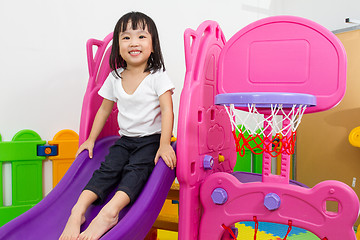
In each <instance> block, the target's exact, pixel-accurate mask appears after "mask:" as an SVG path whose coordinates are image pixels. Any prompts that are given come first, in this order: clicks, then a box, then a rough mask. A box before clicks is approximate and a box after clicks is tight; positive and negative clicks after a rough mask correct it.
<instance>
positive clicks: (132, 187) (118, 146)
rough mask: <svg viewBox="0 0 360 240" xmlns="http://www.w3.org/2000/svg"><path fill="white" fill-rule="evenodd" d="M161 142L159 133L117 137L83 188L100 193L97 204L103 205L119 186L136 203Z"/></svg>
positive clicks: (153, 165)
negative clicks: (112, 191)
mask: <svg viewBox="0 0 360 240" xmlns="http://www.w3.org/2000/svg"><path fill="white" fill-rule="evenodd" d="M159 145H160V134H154V135H150V136H145V137H126V136H122V137H121V138H120V139H119V140H117V141H116V142H115V144H114V145H113V146H111V147H110V150H109V154H108V155H107V156H106V157H105V161H104V162H102V163H101V166H100V168H99V169H98V170H96V171H95V172H94V174H93V176H92V178H91V179H90V181H89V182H88V184H87V185H86V186H85V188H84V190H90V191H92V192H94V193H95V194H96V195H97V196H98V199H97V200H96V201H95V203H94V204H102V203H103V202H104V200H105V198H106V196H107V195H108V194H109V193H110V192H111V190H113V189H114V188H115V187H116V186H118V188H117V190H118V191H123V192H125V193H126V194H127V195H128V196H129V198H130V200H131V203H133V202H134V201H135V200H136V198H137V196H138V195H139V194H140V192H141V190H142V188H143V187H144V185H145V183H146V181H147V180H148V178H149V176H150V174H151V172H152V171H153V169H154V167H155V163H154V159H155V156H156V153H157V150H158V149H159Z"/></svg>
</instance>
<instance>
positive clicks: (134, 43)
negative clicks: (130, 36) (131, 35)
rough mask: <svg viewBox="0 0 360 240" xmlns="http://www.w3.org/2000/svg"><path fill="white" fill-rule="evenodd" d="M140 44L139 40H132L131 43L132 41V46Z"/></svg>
mask: <svg viewBox="0 0 360 240" xmlns="http://www.w3.org/2000/svg"><path fill="white" fill-rule="evenodd" d="M138 45H139V42H138V41H137V40H132V41H131V43H130V46H132V47H133V46H138Z"/></svg>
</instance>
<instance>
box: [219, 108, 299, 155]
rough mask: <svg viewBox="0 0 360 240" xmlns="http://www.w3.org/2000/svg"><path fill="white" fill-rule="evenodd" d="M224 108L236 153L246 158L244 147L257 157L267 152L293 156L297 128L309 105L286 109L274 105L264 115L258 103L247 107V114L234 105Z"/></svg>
mask: <svg viewBox="0 0 360 240" xmlns="http://www.w3.org/2000/svg"><path fill="white" fill-rule="evenodd" d="M225 109H226V112H227V114H228V115H229V119H230V123H231V126H232V132H233V135H234V139H235V144H236V151H237V152H238V153H239V154H240V155H241V156H244V154H245V148H248V149H250V150H251V151H252V152H253V153H254V154H261V153H263V152H267V153H269V154H271V156H273V157H276V156H278V155H279V154H281V153H286V154H289V155H290V154H293V153H294V147H295V141H296V129H297V128H298V126H299V124H300V122H301V118H302V116H303V114H304V112H305V110H306V105H297V104H294V105H293V106H292V108H286V109H285V110H284V109H283V105H282V104H271V106H270V108H268V109H267V110H268V112H267V114H264V116H263V115H262V114H261V113H260V112H259V111H258V109H257V108H256V104H248V112H244V111H239V110H237V109H236V108H235V106H234V104H230V106H229V107H227V106H225ZM239 126H241V127H239Z"/></svg>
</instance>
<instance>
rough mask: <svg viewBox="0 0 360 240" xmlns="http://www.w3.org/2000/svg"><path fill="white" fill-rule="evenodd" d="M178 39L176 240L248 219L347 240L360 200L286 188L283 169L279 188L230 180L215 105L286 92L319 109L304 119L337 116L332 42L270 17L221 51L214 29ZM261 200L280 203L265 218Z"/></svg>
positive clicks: (224, 133) (341, 69)
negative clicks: (223, 98) (235, 96)
mask: <svg viewBox="0 0 360 240" xmlns="http://www.w3.org/2000/svg"><path fill="white" fill-rule="evenodd" d="M184 38H185V58H186V75H185V82H184V88H183V91H182V94H181V99H180V109H179V123H178V142H177V156H178V166H177V177H178V180H179V182H180V208H179V239H181V240H195V239H200V240H205V239H224V238H222V236H223V233H224V228H223V227H222V224H225V225H226V226H230V225H232V224H234V223H235V222H239V221H252V220H253V217H254V216H256V217H257V219H258V220H259V221H267V222H275V223H281V224H286V225H287V224H288V221H289V220H291V221H292V224H293V226H297V227H301V228H304V229H307V230H309V231H311V232H312V233H314V234H315V235H317V236H318V237H319V238H320V239H325V238H327V239H328V240H342V239H347V240H355V239H356V237H355V233H354V231H353V225H354V223H355V221H356V219H357V217H358V213H359V200H358V197H357V195H356V193H355V192H354V191H353V190H352V189H351V187H349V186H348V185H346V184H344V183H341V182H338V181H332V180H331V181H324V182H321V183H319V184H317V185H316V186H314V187H313V188H309V189H306V188H303V187H299V186H293V185H289V184H288V182H289V179H288V174H287V172H288V171H289V170H288V167H286V168H284V170H283V172H282V176H281V177H285V178H287V179H282V180H281V181H278V179H279V176H277V175H272V174H270V173H269V172H266V174H267V177H266V178H265V179H266V181H264V180H263V181H262V182H254V183H241V182H239V181H238V179H236V178H235V177H234V176H233V175H231V172H232V169H233V167H234V165H235V161H236V153H235V145H234V140H233V139H232V136H231V126H230V123H229V120H228V117H227V115H226V113H225V112H224V109H223V107H221V106H216V105H215V104H214V97H215V95H216V94H219V93H231V92H290V93H307V94H312V95H314V96H316V98H317V105H316V106H315V107H312V108H309V109H308V111H307V112H306V113H311V112H319V111H324V110H327V109H330V108H332V107H334V106H336V105H337V104H338V103H339V102H340V101H341V99H342V97H343V96H344V94H345V86H346V54H345V50H344V48H343V46H342V44H341V42H340V41H339V40H338V39H337V38H336V36H335V35H333V34H332V33H331V32H330V31H329V30H327V29H326V28H324V27H322V26H320V25H319V24H317V23H314V22H312V21H310V20H307V19H304V18H300V17H293V16H277V17H269V18H265V19H262V20H259V21H256V22H254V23H252V24H250V25H248V26H246V27H245V28H243V29H241V30H240V31H239V32H238V33H236V34H235V35H234V36H233V37H232V38H231V39H230V40H229V41H228V42H226V40H225V37H224V35H223V33H222V31H221V29H220V27H219V25H218V24H217V23H216V22H213V21H206V22H204V23H202V24H201V25H200V26H199V27H198V29H197V30H196V31H194V30H191V29H187V30H186V31H185V34H184ZM219 156H223V157H224V159H225V161H219V160H220V157H219ZM209 159H211V161H210V162H209ZM286 159H288V158H287V157H285V158H284V161H285V162H284V165H286V164H287V162H286V161H287V160H286ZM270 161H271V160H270ZM265 163H267V164H269V161H267V162H266V161H265ZM270 164H271V162H270ZM263 179H264V178H263ZM215 189H222V190H223V193H224V194H225V195H226V197H224V199H223V201H222V202H221V203H219V202H217V203H215V202H214V200H213V198H212V195H213V194H214V190H215ZM269 194H274V195H276V196H277V197H278V198H279V199H280V200H278V202H277V204H278V206H276V207H275V208H274V209H271V210H269V209H268V208H267V207H266V206H265V205H264V199H265V198H266V196H269ZM329 201H331V202H336V203H337V204H338V211H337V212H330V211H328V210H327V208H326V203H327V202H329Z"/></svg>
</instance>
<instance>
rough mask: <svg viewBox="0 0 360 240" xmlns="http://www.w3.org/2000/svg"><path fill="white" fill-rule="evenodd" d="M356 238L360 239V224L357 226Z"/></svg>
mask: <svg viewBox="0 0 360 240" xmlns="http://www.w3.org/2000/svg"><path fill="white" fill-rule="evenodd" d="M356 239H360V224H359V226H358V227H357V232H356Z"/></svg>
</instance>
